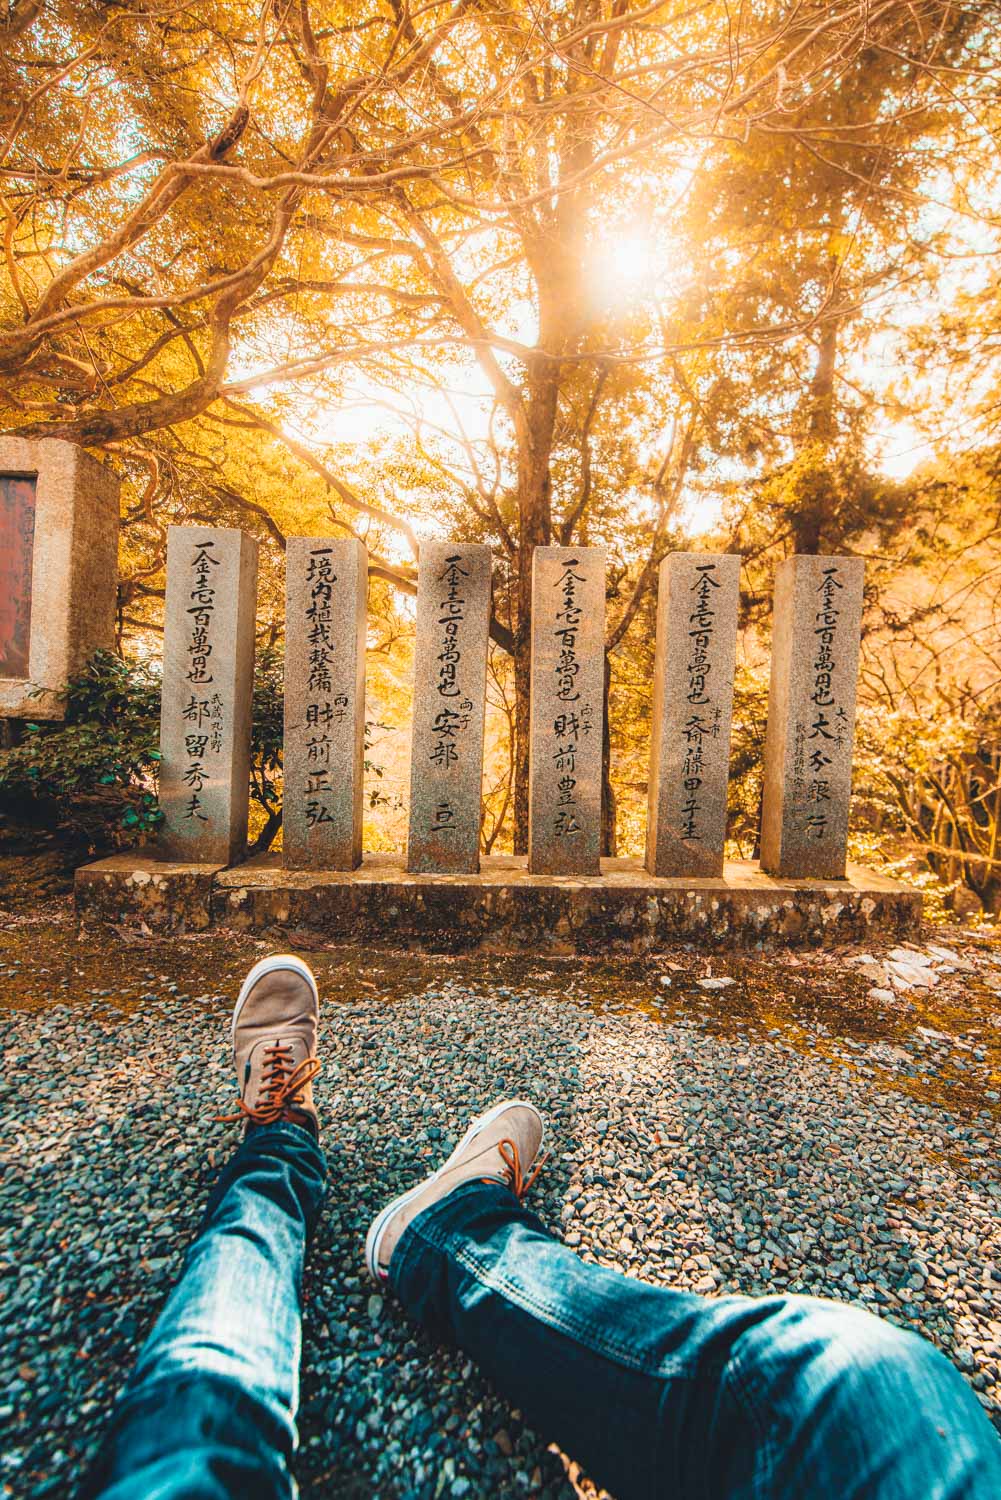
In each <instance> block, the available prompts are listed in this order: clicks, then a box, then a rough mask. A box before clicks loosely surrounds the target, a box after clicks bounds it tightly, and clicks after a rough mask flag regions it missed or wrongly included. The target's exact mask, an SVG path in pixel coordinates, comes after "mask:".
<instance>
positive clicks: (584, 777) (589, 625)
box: [528, 547, 605, 875]
mask: <svg viewBox="0 0 1001 1500" xmlns="http://www.w3.org/2000/svg"><path fill="white" fill-rule="evenodd" d="M604 630H605V550H604V548H603V547H577V548H570V547H537V548H536V549H535V553H534V556H533V561H532V706H531V733H530V741H531V749H530V755H531V758H530V764H529V853H528V865H529V869H530V870H531V871H532V872H533V873H536V874H552V875H560V874H566V875H573V874H577V875H597V874H598V873H599V868H600V867H599V856H600V851H601V748H602V732H603V723H604V713H603V700H604V692H603V689H604Z"/></svg>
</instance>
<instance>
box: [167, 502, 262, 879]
mask: <svg viewBox="0 0 1001 1500" xmlns="http://www.w3.org/2000/svg"><path fill="white" fill-rule="evenodd" d="M256 615H257V543H256V542H255V541H254V539H253V537H249V536H247V535H246V534H245V533H244V532H242V531H236V530H233V529H231V528H228V527H211V526H171V527H169V528H168V531H167V603H166V611H165V616H164V631H163V697H162V701H161V708H160V753H161V755H162V757H163V760H162V763H161V766H160V805H161V807H162V808H163V813H164V822H163V824H162V827H161V830H160V843H161V845H162V848H163V851H164V853H165V854H166V855H168V856H169V857H170V858H171V859H177V860H184V861H185V862H188V863H192V864H232V863H233V861H234V860H237V859H240V858H241V857H242V855H243V854H244V853H245V852H246V847H247V805H248V802H249V797H250V714H251V701H252V696H253V682H254V623H255V620H256Z"/></svg>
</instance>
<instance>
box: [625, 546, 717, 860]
mask: <svg viewBox="0 0 1001 1500" xmlns="http://www.w3.org/2000/svg"><path fill="white" fill-rule="evenodd" d="M739 594H740V558H739V557H736V556H734V555H733V554H721V553H711V552H672V553H670V554H669V556H667V557H665V558H664V561H663V562H662V563H661V565H660V586H659V592H658V597H657V656H656V663H655V666H654V686H653V723H652V734H651V750H650V783H649V795H648V811H647V837H646V867H647V869H648V870H649V872H650V874H651V875H697V876H719V875H722V873H723V845H724V841H725V839H726V789H727V781H728V778H729V770H730V718H731V713H732V710H733V671H734V653H735V650H736V642H737V604H738V600H739Z"/></svg>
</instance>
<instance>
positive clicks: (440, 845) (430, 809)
mask: <svg viewBox="0 0 1001 1500" xmlns="http://www.w3.org/2000/svg"><path fill="white" fill-rule="evenodd" d="M490 590H491V562H490V548H489V547H484V546H482V545H480V544H479V543H457V542H422V543H421V549H420V560H419V563H418V569H417V646H416V652H415V659H414V705H413V739H412V742H411V752H410V829H409V835H408V839H407V869H408V870H410V871H412V872H413V873H415V874H435V873H438V874H471V875H475V874H477V873H478V871H479V868H480V810H481V796H482V783H483V723H484V714H485V707H486V676H487V642H488V637H489V633H490Z"/></svg>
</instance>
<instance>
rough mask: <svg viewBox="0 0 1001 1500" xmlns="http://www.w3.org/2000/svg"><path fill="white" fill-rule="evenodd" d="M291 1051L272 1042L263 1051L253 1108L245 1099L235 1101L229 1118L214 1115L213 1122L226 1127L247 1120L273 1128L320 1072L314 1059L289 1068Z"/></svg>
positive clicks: (318, 1062)
mask: <svg viewBox="0 0 1001 1500" xmlns="http://www.w3.org/2000/svg"><path fill="white" fill-rule="evenodd" d="M291 1062H292V1048H291V1047H288V1046H286V1047H283V1046H282V1044H281V1043H280V1042H275V1043H274V1044H273V1045H272V1046H270V1047H265V1049H264V1066H263V1068H262V1069H261V1092H260V1094H259V1095H258V1098H257V1103H256V1104H248V1103H247V1102H246V1100H245V1099H239V1100H237V1110H236V1113H235V1114H232V1115H216V1119H217V1120H220V1121H225V1122H226V1123H227V1124H228V1123H229V1122H230V1121H233V1120H240V1119H243V1118H246V1119H248V1120H253V1121H254V1122H255V1124H257V1125H273V1124H274V1123H275V1121H276V1120H280V1119H281V1117H282V1115H283V1114H284V1113H285V1111H286V1110H287V1109H288V1108H290V1107H294V1106H295V1105H301V1103H302V1098H301V1093H302V1090H303V1089H304V1088H305V1086H306V1084H307V1083H312V1081H313V1079H314V1078H315V1077H316V1075H317V1073H319V1071H320V1066H321V1064H320V1060H319V1058H317V1057H305V1058H303V1060H302V1062H301V1063H300V1064H299V1066H298V1067H296V1068H292V1067H291V1066H290V1064H291Z"/></svg>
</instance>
